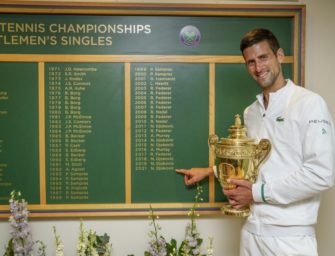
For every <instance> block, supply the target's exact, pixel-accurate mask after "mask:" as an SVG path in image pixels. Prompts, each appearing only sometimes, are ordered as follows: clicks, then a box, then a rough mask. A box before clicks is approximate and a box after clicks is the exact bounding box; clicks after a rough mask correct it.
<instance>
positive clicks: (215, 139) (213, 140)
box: [208, 134, 219, 153]
mask: <svg viewBox="0 0 335 256" xmlns="http://www.w3.org/2000/svg"><path fill="white" fill-rule="evenodd" d="M218 141H219V137H218V136H217V135H216V134H211V135H209V137H208V147H209V149H210V150H211V151H212V152H213V153H215V145H216V143H218Z"/></svg>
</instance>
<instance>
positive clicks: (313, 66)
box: [302, 0, 335, 256]
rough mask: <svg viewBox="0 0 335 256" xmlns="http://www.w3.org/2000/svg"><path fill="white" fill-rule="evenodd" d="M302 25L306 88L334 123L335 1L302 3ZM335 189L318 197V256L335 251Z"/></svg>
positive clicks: (310, 0)
mask: <svg viewBox="0 0 335 256" xmlns="http://www.w3.org/2000/svg"><path fill="white" fill-rule="evenodd" d="M302 2H303V3H306V6H307V22H306V23H307V24H306V28H307V31H306V42H307V47H306V76H305V78H306V88H309V89H311V90H313V91H315V92H317V93H319V94H320V95H322V96H323V97H324V98H325V100H326V101H327V103H328V107H329V109H330V111H331V113H332V116H333V119H335V87H334V86H335V76H334V73H335V68H334V63H333V61H334V60H335V51H334V49H333V48H334V40H335V28H334V24H335V16H334V11H335V1H334V0H319V1H314V0H305V1H302ZM334 198H335V188H332V189H331V190H329V191H327V192H325V193H324V194H323V196H322V202H321V208H320V212H319V220H318V225H317V238H318V247H319V253H320V256H328V255H334V251H335V221H334V216H335V200H334Z"/></svg>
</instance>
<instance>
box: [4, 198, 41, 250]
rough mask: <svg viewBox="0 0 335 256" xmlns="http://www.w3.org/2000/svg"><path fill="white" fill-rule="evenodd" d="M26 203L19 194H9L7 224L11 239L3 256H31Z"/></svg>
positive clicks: (32, 242) (31, 242) (31, 241)
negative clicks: (9, 228)
mask: <svg viewBox="0 0 335 256" xmlns="http://www.w3.org/2000/svg"><path fill="white" fill-rule="evenodd" d="M27 204H28V203H27V202H26V201H25V200H24V199H23V198H22V195H21V192H19V191H18V192H16V191H12V192H11V193H10V199H9V207H10V213H11V216H10V217H9V223H10V226H11V228H12V231H11V232H10V234H11V239H10V240H9V241H8V244H7V247H6V251H5V254H4V256H14V255H15V256H31V255H33V250H34V248H33V246H34V241H33V239H32V234H31V230H30V227H29V224H28V215H29V211H28V209H27Z"/></svg>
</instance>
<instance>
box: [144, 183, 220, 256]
mask: <svg viewBox="0 0 335 256" xmlns="http://www.w3.org/2000/svg"><path fill="white" fill-rule="evenodd" d="M202 192H203V189H202V187H201V186H200V185H199V184H198V185H197V191H196V195H195V202H194V204H193V206H192V208H191V209H190V211H189V212H188V216H190V218H191V222H190V223H189V224H188V225H187V227H186V234H185V239H184V240H183V241H182V242H181V245H180V246H179V248H178V247H177V241H176V240H175V239H171V241H170V243H168V242H167V241H166V240H165V238H164V237H163V236H162V235H161V234H160V232H161V227H160V225H159V224H158V223H157V222H156V220H157V219H158V218H159V217H158V216H156V215H155V214H154V212H153V210H152V208H151V206H150V215H149V219H150V220H151V222H150V225H152V226H153V229H152V230H151V231H150V232H149V234H148V235H149V237H150V241H149V248H148V250H147V251H145V252H144V256H213V253H214V250H213V238H209V245H208V246H207V253H206V254H201V245H202V242H203V239H202V238H201V237H200V233H199V231H198V229H197V225H196V221H195V220H196V217H198V216H199V214H198V213H197V212H196V208H197V207H198V206H199V202H200V201H202V200H203V199H202V197H201V194H202Z"/></svg>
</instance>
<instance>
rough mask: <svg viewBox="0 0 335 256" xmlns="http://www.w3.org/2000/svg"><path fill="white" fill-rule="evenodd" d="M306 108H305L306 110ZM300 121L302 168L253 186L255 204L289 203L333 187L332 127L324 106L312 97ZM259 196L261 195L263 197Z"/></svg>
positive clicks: (318, 98) (320, 101) (319, 99)
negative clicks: (261, 184) (261, 202)
mask: <svg viewBox="0 0 335 256" xmlns="http://www.w3.org/2000/svg"><path fill="white" fill-rule="evenodd" d="M307 105H308V107H307ZM301 120H302V122H303V123H302V132H303V134H302V136H301V140H302V159H303V160H302V161H303V162H302V165H301V168H300V169H298V170H296V171H293V172H292V173H290V174H289V175H287V176H285V177H284V178H282V179H280V180H274V181H271V182H269V183H266V184H265V185H264V187H263V188H262V189H263V191H261V187H260V186H255V187H254V188H253V189H255V191H253V195H254V197H255V199H256V200H255V201H256V202H260V201H264V200H261V199H262V197H263V198H264V199H265V201H266V202H268V203H272V204H290V203H294V202H298V201H301V200H304V199H307V198H310V197H313V196H315V195H317V194H319V193H320V192H321V191H324V190H326V189H328V188H330V187H331V186H333V184H334V159H335V150H334V144H335V140H334V125H333V121H332V119H331V116H330V114H329V111H328V108H327V106H326V103H325V102H324V100H323V99H322V98H321V97H315V98H314V99H313V100H312V101H310V102H308V104H305V105H304V109H303V110H302V111H301ZM261 193H264V194H263V195H262V194H261Z"/></svg>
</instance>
